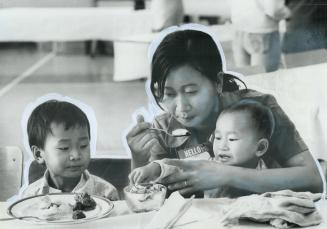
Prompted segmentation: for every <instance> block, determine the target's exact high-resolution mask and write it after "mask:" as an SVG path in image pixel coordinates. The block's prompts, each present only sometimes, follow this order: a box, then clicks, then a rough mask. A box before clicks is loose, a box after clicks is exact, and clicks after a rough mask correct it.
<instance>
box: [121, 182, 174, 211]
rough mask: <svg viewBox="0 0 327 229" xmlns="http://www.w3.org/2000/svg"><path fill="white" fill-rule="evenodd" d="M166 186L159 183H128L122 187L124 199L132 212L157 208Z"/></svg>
mask: <svg viewBox="0 0 327 229" xmlns="http://www.w3.org/2000/svg"><path fill="white" fill-rule="evenodd" d="M166 192H167V188H166V187H165V186H163V185H161V184H144V185H140V184H139V185H130V186H127V187H125V188H124V193H125V200H126V203H127V205H128V207H129V208H130V209H131V210H132V211H133V212H147V211H153V210H159V209H160V207H161V206H162V205H163V203H164V201H165V197H166Z"/></svg>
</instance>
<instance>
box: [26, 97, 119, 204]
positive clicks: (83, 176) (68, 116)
mask: <svg viewBox="0 0 327 229" xmlns="http://www.w3.org/2000/svg"><path fill="white" fill-rule="evenodd" d="M27 134H28V141H29V146H30V149H31V151H32V153H33V156H34V158H35V160H36V161H37V162H38V163H40V164H45V165H46V167H47V170H46V171H45V173H44V176H43V177H42V178H40V179H39V180H37V181H35V182H33V183H32V184H30V185H29V186H28V187H27V188H26V189H25V190H24V191H23V193H22V197H28V196H33V195H38V194H48V193H60V192H72V193H83V192H86V193H88V194H90V195H98V196H102V197H105V198H107V199H110V200H117V199H118V192H117V190H116V188H115V187H114V186H113V185H111V184H110V183H108V182H107V181H105V180H103V179H101V178H99V177H97V176H94V175H92V174H90V173H89V172H88V171H87V168H88V165H89V162H90V138H91V136H90V124H89V120H88V118H87V116H86V115H85V113H84V112H83V111H82V110H81V109H80V108H78V107H77V106H75V105H74V104H72V103H69V102H65V101H58V100H49V101H46V102H44V103H42V104H40V105H39V106H37V107H36V108H35V109H34V110H33V112H32V113H31V115H30V117H29V119H28V123H27Z"/></svg>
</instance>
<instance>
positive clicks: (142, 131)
mask: <svg viewBox="0 0 327 229" xmlns="http://www.w3.org/2000/svg"><path fill="white" fill-rule="evenodd" d="M136 120H137V124H136V125H135V126H134V127H133V128H132V129H131V130H130V132H129V133H128V134H127V136H126V139H127V144H128V146H129V148H130V149H131V153H132V158H133V168H137V167H140V166H143V165H146V164H147V163H148V162H149V159H150V156H151V155H157V154H163V153H165V149H164V148H163V147H162V146H161V145H160V143H159V140H158V139H157V137H156V135H155V133H151V132H150V131H148V129H149V128H150V127H151V124H150V123H148V122H144V118H143V116H142V115H138V116H137V118H136Z"/></svg>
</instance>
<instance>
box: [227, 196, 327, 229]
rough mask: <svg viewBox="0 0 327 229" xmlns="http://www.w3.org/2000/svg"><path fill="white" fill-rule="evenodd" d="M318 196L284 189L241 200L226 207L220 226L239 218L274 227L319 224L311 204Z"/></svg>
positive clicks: (315, 211) (235, 221) (316, 212)
mask: <svg viewBox="0 0 327 229" xmlns="http://www.w3.org/2000/svg"><path fill="white" fill-rule="evenodd" d="M320 196H321V194H313V193H310V192H293V191H291V190H283V191H278V192H268V193H264V194H261V195H256V194H255V195H250V196H244V197H240V198H238V199H236V200H235V202H233V203H232V204H231V205H230V206H229V207H228V210H227V211H226V213H225V216H224V218H223V220H222V224H223V225H228V224H235V223H237V222H238V220H239V219H250V220H253V221H257V222H268V223H270V224H271V225H272V226H274V227H277V228H289V227H292V226H294V225H296V226H300V227H307V226H312V225H318V224H320V223H321V221H322V218H321V216H320V215H319V213H318V211H317V209H316V207H315V203H314V201H316V200H318V199H319V198H320Z"/></svg>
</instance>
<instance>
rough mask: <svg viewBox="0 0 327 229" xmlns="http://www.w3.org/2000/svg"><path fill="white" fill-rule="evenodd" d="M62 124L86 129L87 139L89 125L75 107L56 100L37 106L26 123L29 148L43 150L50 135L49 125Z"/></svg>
mask: <svg viewBox="0 0 327 229" xmlns="http://www.w3.org/2000/svg"><path fill="white" fill-rule="evenodd" d="M52 123H57V124H64V125H65V129H66V130H67V129H69V128H71V127H76V126H78V127H87V130H88V134H89V138H91V135H90V123H89V120H88V118H87V116H86V114H85V113H84V112H83V111H82V110H81V109H80V108H79V107H77V106H76V105H74V104H72V103H69V102H65V101H58V100H49V101H46V102H44V103H42V104H40V105H39V106H37V107H36V108H35V109H34V110H33V112H32V113H31V115H30V117H29V118H28V122H27V134H28V142H29V145H30V147H31V146H33V145H35V146H37V147H40V148H41V149H44V143H45V139H46V137H47V135H48V134H49V133H51V132H52V131H51V124H52Z"/></svg>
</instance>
